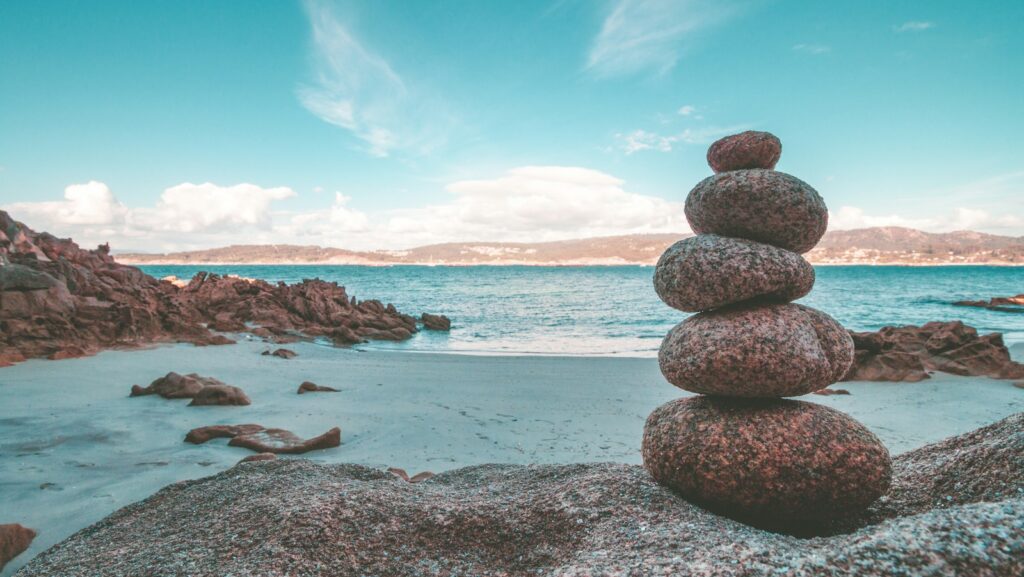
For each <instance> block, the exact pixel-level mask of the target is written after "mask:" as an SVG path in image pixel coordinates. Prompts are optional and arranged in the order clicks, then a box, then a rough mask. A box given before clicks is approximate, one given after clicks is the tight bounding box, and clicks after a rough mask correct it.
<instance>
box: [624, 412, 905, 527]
mask: <svg viewBox="0 0 1024 577" xmlns="http://www.w3.org/2000/svg"><path fill="white" fill-rule="evenodd" d="M643 456H644V464H645V466H646V467H647V469H648V471H650V472H651V475H652V476H653V477H654V478H655V479H656V480H657V481H658V482H659V483H661V484H662V485H665V486H666V487H669V488H671V489H672V490H674V491H677V492H679V494H680V495H682V496H683V497H686V498H687V499H688V500H691V501H693V502H695V503H698V504H701V505H704V506H706V507H707V508H709V509H711V510H712V511H715V512H718V513H720V514H722V515H726V516H728V517H732V518H734V519H740V520H743V521H746V522H748V523H751V524H754V525H759V526H767V527H771V528H775V529H780V530H799V529H806V527H807V526H808V525H811V526H814V525H820V524H822V523H826V522H829V521H831V520H832V519H834V518H836V517H842V516H847V515H849V514H850V513H856V512H860V511H862V510H863V509H864V508H865V507H867V506H868V505H869V504H870V503H872V502H873V501H874V500H875V499H877V498H878V497H879V496H881V495H882V494H884V493H885V491H886V489H888V488H889V481H890V476H891V470H890V462H889V452H888V451H887V450H886V448H885V446H884V445H882V442H881V441H880V440H879V439H878V437H876V436H875V435H874V434H872V433H871V431H868V430H867V428H865V427H864V426H863V425H861V424H860V423H858V422H857V421H855V420H853V419H852V418H850V417H848V416H847V415H845V414H843V413H841V412H839V411H837V410H835V409H831V408H829V407H825V406H822V405H816V404H813V403H806V402H803V401H790V400H782V399H735V398H724V397H706V396H699V397H690V398H685V399H676V400H674V401H670V402H668V403H666V404H664V405H662V406H660V407H658V408H657V409H655V410H654V412H653V413H651V415H650V416H649V417H648V418H647V423H646V425H645V426H644V440H643Z"/></svg>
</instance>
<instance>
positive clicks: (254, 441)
mask: <svg viewBox="0 0 1024 577" xmlns="http://www.w3.org/2000/svg"><path fill="white" fill-rule="evenodd" d="M222 437H229V438H230V439H231V440H230V441H229V442H228V445H230V446H232V447H244V448H246V449H250V450H252V451H255V452H257V453H274V454H289V455H299V454H302V453H308V452H310V451H316V450H319V449H330V448H332V447H337V446H338V445H340V444H341V429H339V428H338V427H334V428H333V429H331V430H329V431H327V432H326V433H324V434H322V435H320V436H317V437H313V438H312V439H303V438H301V437H299V436H298V435H296V434H295V433H293V432H291V431H286V430H284V429H268V428H266V427H263V426H261V425H251V424H250V425H212V426H209V427H200V428H198V429H192V430H191V431H189V432H188V435H186V436H185V442H186V443H193V444H196V445H199V444H202V443H205V442H207V441H209V440H210V439H216V438H222Z"/></svg>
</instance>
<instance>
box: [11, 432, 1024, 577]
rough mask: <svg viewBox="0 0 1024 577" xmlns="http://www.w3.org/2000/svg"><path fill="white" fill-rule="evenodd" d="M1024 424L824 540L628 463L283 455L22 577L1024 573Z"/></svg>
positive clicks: (908, 477)
mask: <svg viewBox="0 0 1024 577" xmlns="http://www.w3.org/2000/svg"><path fill="white" fill-rule="evenodd" d="M983 431H984V429H983ZM1021 431H1024V415H1016V416H1014V417H1010V418H1008V419H1006V420H1005V421H1003V422H1002V424H1001V425H997V426H995V427H990V428H989V430H988V432H986V433H983V434H982V435H979V436H978V437H977V438H976V440H971V439H972V435H974V434H973V433H972V434H971V435H965V436H964V437H956V438H954V439H951V440H949V441H947V442H946V443H948V444H946V443H940V444H939V445H932V446H930V447H925V448H923V449H918V450H915V451H911V452H909V453H905V454H903V455H900V456H897V457H896V458H895V459H894V462H893V464H894V468H893V472H894V478H893V483H892V486H893V490H892V491H890V493H889V495H888V496H887V497H884V498H883V499H881V500H879V501H877V502H876V504H875V505H873V506H872V507H871V508H869V510H868V513H869V514H870V515H869V516H871V515H873V516H872V517H870V519H869V520H868V521H867V522H865V521H860V522H858V523H855V524H854V525H853V526H851V527H849V528H848V529H846V530H847V531H849V533H847V534H841V535H836V536H831V537H827V536H826V537H820V538H815V539H795V538H793V537H791V536H789V535H780V534H777V533H772V532H768V531H763V530H760V529H756V528H754V527H751V526H750V525H746V524H743V523H740V522H737V521H734V520H731V519H728V518H725V517H721V516H718V515H715V514H713V513H711V512H709V511H707V510H705V509H702V508H701V507H699V506H697V505H694V504H691V503H689V502H687V501H686V500H684V499H682V498H680V497H679V496H677V495H676V494H674V493H673V492H671V491H670V490H668V489H666V488H665V487H662V486H660V485H658V484H657V483H656V482H655V481H654V480H653V479H652V478H651V476H650V475H649V474H648V473H647V472H646V471H645V470H644V469H643V468H642V467H639V466H635V465H621V464H612V463H588V464H575V465H530V466H522V465H482V466H477V467H469V468H463V469H457V470H452V471H446V472H444V473H441V474H439V475H437V476H436V477H434V478H432V479H430V480H429V481H426V482H423V483H418V484H410V483H405V482H403V481H401V480H400V479H397V478H396V477H395V476H394V475H392V474H391V473H388V472H386V471H381V470H374V469H370V468H367V467H361V466H358V465H329V464H321V463H317V462H313V461H308V460H305V459H282V460H277V461H271V462H267V463H260V464H259V466H241V467H234V468H232V469H229V470H227V471H224V472H222V473H219V474H217V475H214V476H212V477H207V478H204V479H197V480H194V481H183V482H180V483H175V484H173V485H169V486H168V487H166V488H164V489H162V490H161V491H160V492H158V493H157V494H155V495H153V496H152V497H150V498H148V499H146V500H144V501H142V502H139V503H136V504H134V505H130V506H128V507H125V508H124V509H121V510H120V511H118V512H116V513H114V514H112V515H110V516H109V517H107V518H106V519H103V520H102V521H100V522H98V523H96V524H95V525H92V526H91V527H89V528H86V529H84V530H82V531H79V532H77V533H75V534H74V535H72V536H71V537H69V538H68V539H66V540H65V541H63V542H62V543H60V544H58V545H56V546H55V547H53V548H51V549H49V550H48V551H46V552H44V553H42V554H41V555H39V556H38V557H36V558H35V559H33V560H32V561H31V562H30V563H29V564H28V565H27V566H26V567H25V568H24V569H23V573H21V574H19V577H37V576H39V577H41V576H43V575H46V576H52V575H61V576H64V577H77V576H81V577H85V576H88V577H114V576H117V577H121V576H124V575H147V576H150V577H171V576H175V575H197V576H210V577H213V576H219V575H261V576H264V577H284V576H287V575H318V574H323V573H324V571H325V567H329V568H330V569H329V572H330V573H331V574H332V575H338V576H339V577H346V576H353V577H355V576H359V575H376V576H379V577H398V576H402V577H407V576H408V575H411V574H415V575H419V576H422V577H440V576H443V575H576V576H583V575H623V574H630V575H715V576H716V577H775V576H779V575H786V576H787V577H821V576H823V575H827V576H828V577H882V576H885V577H888V576H891V575H917V574H922V573H927V574H928V575H936V576H938V575H979V576H980V575H987V576H992V577H997V576H1007V577H1009V576H1011V575H1021V574H1024V540H1022V539H1021V538H1020V536H1021V535H1024V497H1021V495H1022V494H1024V462H1022V458H1024V434H1022V433H1021ZM806 442H810V441H809V440H808V441H806ZM822 450H824V449H822ZM857 474H858V475H859V473H857ZM901 487H907V488H908V489H909V488H915V490H914V491H913V492H912V493H911V492H907V491H903V490H901V489H900V488H901ZM855 490H856V489H855ZM226 504H230V505H229V506H225V505H226Z"/></svg>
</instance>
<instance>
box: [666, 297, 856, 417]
mask: <svg viewBox="0 0 1024 577" xmlns="http://www.w3.org/2000/svg"><path fill="white" fill-rule="evenodd" d="M851 362H853V340H852V339H851V338H850V334H849V333H848V332H847V331H846V329H844V328H843V327H842V325H840V324H839V323H838V322H836V321H835V319H833V318H832V317H830V316H828V315H827V314H825V313H823V312H821V311H819V310H815V309H812V308H810V307H805V306H803V305H797V304H769V305H760V304H740V305H734V306H731V307H726V308H721V309H716V310H713V311H708V312H703V313H699V314H696V315H693V316H692V317H689V318H687V319H686V320H684V321H683V322H681V323H679V324H678V325H676V326H675V328H673V329H672V330H671V331H670V332H669V334H668V336H667V337H665V340H664V341H662V343H661V349H660V350H659V351H658V364H659V365H660V366H661V372H662V374H663V375H665V378H666V379H667V380H668V382H670V383H672V384H673V385H675V386H677V387H679V388H681V389H685V390H687V391H690V392H694V393H701V394H705V395H724V396H733V397H794V396H799V395H806V394H808V393H811V392H814V391H817V390H819V389H823V388H825V387H827V386H828V385H830V384H832V383H834V382H836V381H838V380H839V379H841V378H842V377H843V375H845V374H846V372H847V370H848V369H849V367H850V363H851Z"/></svg>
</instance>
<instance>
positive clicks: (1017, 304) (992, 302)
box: [953, 294, 1024, 313]
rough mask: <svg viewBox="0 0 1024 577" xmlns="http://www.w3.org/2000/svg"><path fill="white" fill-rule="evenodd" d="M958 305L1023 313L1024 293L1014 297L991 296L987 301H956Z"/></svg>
mask: <svg viewBox="0 0 1024 577" xmlns="http://www.w3.org/2000/svg"><path fill="white" fill-rule="evenodd" d="M953 304H954V305H956V306H960V307H981V308H985V309H989V310H993V311H1002V312H1005V313H1024V294H1019V295H1017V296H1015V297H993V298H990V299H988V300H987V301H956V302H955V303H953Z"/></svg>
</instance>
